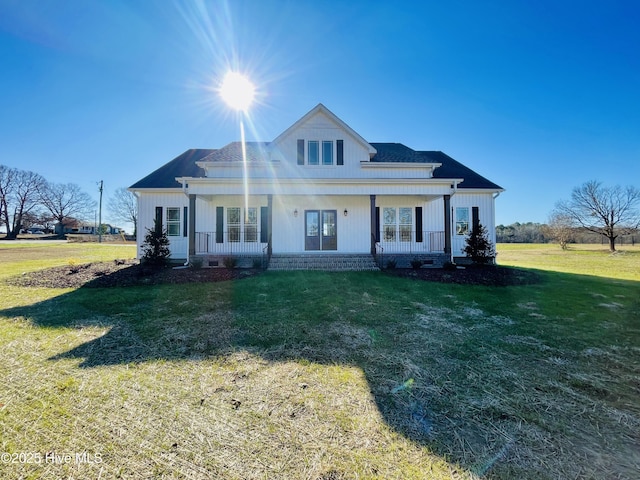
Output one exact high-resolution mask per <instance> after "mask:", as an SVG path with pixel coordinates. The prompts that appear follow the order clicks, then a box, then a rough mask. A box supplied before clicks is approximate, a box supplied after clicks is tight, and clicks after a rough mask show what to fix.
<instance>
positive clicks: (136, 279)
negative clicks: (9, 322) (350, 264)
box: [7, 260, 541, 288]
mask: <svg viewBox="0 0 640 480" xmlns="http://www.w3.org/2000/svg"><path fill="white" fill-rule="evenodd" d="M260 272H262V270H260V269H241V268H234V269H229V268H200V269H194V268H177V269H176V268H171V267H149V266H144V265H140V264H139V263H137V262H135V261H134V260H126V261H125V260H116V261H114V262H97V263H87V264H83V265H65V266H62V267H53V268H47V269H44V270H38V271H36V272H29V273H24V274H22V275H20V276H17V277H13V278H10V279H8V280H7V282H8V283H10V284H12V285H17V286H22V287H46V288H79V287H94V288H103V287H125V286H132V285H159V284H181V283H198V282H222V281H227V280H236V279H240V278H246V277H251V276H254V275H257V274H259V273H260ZM384 272H385V274H387V275H393V276H397V277H403V278H410V279H414V280H424V281H430V282H441V283H458V284H466V285H487V286H508V285H529V284H533V283H539V282H540V281H541V278H540V275H538V274H536V273H534V272H531V271H527V270H521V269H518V268H510V267H500V266H495V265H491V266H469V267H466V268H464V269H456V270H445V269H440V268H420V269H417V270H412V269H387V270H384Z"/></svg>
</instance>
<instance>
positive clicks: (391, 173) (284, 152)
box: [252, 112, 431, 179]
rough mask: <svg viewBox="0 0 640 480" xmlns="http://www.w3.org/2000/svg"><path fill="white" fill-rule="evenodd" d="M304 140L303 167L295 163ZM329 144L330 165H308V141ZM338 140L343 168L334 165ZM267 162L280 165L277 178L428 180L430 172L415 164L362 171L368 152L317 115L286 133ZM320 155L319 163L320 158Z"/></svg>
mask: <svg viewBox="0 0 640 480" xmlns="http://www.w3.org/2000/svg"><path fill="white" fill-rule="evenodd" d="M300 140H302V141H304V160H305V164H304V165H299V164H298V158H299V155H298V146H299V143H298V142H299V141H300ZM310 140H312V141H313V140H315V141H318V142H319V146H320V149H321V150H322V141H331V142H332V144H333V165H308V164H307V155H308V142H309V141H310ZM338 140H342V144H343V147H342V148H343V165H338V162H337V158H338V157H337V144H338ZM270 148H271V160H275V161H278V162H279V163H280V165H278V166H276V167H274V170H275V171H277V175H278V177H279V178H309V179H313V178H429V177H431V170H430V169H429V168H424V167H420V166H418V165H416V166H415V167H409V168H401V169H390V168H384V167H378V168H372V167H369V168H363V167H362V166H361V162H367V163H368V162H369V160H370V158H369V149H368V147H367V146H365V145H363V144H362V142H361V141H359V140H358V139H356V138H355V137H354V136H352V135H351V134H350V133H349V132H347V131H345V130H344V129H342V128H341V126H339V125H337V124H335V123H334V122H333V121H332V120H331V119H330V118H328V117H327V116H326V115H324V114H323V113H321V112H319V113H317V114H316V115H314V116H313V117H311V118H310V119H308V120H307V121H306V122H304V123H303V124H302V125H299V126H298V128H296V129H294V130H292V131H291V132H288V134H287V135H286V136H284V137H283V138H280V139H278V140H277V142H274V143H273V144H272V145H271V146H270ZM321 153H322V152H320V163H322V156H321ZM268 174H270V172H268V171H266V170H264V169H262V170H258V169H256V170H255V171H254V172H252V175H254V176H255V177H256V178H257V177H258V176H261V175H268Z"/></svg>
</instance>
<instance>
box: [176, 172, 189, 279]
mask: <svg viewBox="0 0 640 480" xmlns="http://www.w3.org/2000/svg"><path fill="white" fill-rule="evenodd" d="M176 180H177V179H176ZM180 183H182V193H184V194H185V195H186V196H187V198H189V193H188V187H187V182H186V181H185V179H184V178H182V179H180ZM189 216H191V209H189ZM182 265H183V266H185V267H188V266H189V249H188V248H187V261H186V262H184V263H183V264H182Z"/></svg>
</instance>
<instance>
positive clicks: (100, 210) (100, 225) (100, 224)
mask: <svg viewBox="0 0 640 480" xmlns="http://www.w3.org/2000/svg"><path fill="white" fill-rule="evenodd" d="M103 183H104V182H103V181H102V180H100V209H99V210H98V211H99V214H98V243H102V185H103Z"/></svg>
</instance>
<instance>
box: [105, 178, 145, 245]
mask: <svg viewBox="0 0 640 480" xmlns="http://www.w3.org/2000/svg"><path fill="white" fill-rule="evenodd" d="M109 211H110V212H111V215H113V217H114V219H116V220H118V221H120V222H127V223H133V235H134V236H135V235H136V232H137V231H138V199H137V198H136V196H135V195H134V194H133V193H132V192H130V191H129V190H127V189H126V188H118V189H117V190H116V191H115V192H113V197H111V198H110V199H109Z"/></svg>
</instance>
